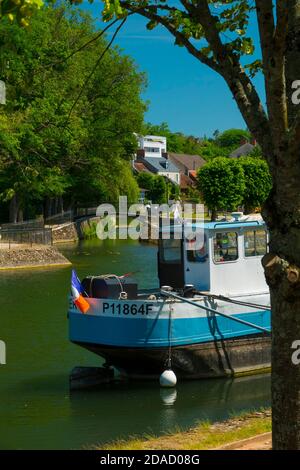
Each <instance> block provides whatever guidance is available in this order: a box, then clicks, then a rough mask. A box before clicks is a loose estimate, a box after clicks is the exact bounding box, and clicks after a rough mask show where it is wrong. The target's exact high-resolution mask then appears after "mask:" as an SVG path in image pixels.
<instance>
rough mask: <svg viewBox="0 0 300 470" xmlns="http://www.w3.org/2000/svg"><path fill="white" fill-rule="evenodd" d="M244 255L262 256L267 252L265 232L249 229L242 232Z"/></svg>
mask: <svg viewBox="0 0 300 470" xmlns="http://www.w3.org/2000/svg"><path fill="white" fill-rule="evenodd" d="M244 249H245V256H246V257H247V258H248V257H250V256H263V255H265V254H266V253H267V232H266V231H265V230H251V231H250V230H249V231H247V232H245V233H244Z"/></svg>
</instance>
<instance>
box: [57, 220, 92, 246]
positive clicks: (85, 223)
mask: <svg viewBox="0 0 300 470" xmlns="http://www.w3.org/2000/svg"><path fill="white" fill-rule="evenodd" d="M99 220H100V218H99V217H92V218H90V219H85V220H78V221H77V222H67V223H65V224H62V225H55V226H53V227H52V240H53V243H54V244H57V243H66V242H74V241H78V240H83V239H84V238H85V229H87V232H89V231H90V228H91V227H92V226H93V224H95V223H98V222H99Z"/></svg>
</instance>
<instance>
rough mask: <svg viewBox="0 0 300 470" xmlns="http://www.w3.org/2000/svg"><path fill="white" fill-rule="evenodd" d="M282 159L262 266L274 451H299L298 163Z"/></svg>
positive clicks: (270, 205) (268, 209)
mask: <svg viewBox="0 0 300 470" xmlns="http://www.w3.org/2000/svg"><path fill="white" fill-rule="evenodd" d="M285 159H286V160H285V161H286V163H285V161H284V160H283V159H282V156H281V158H278V161H279V162H280V163H279V165H278V167H277V175H276V177H275V178H274V186H273V190H272V192H271V195H270V197H269V200H268V201H267V203H266V205H265V208H264V214H263V215H264V218H265V220H266V221H267V224H268V228H269V233H270V243H269V254H267V255H266V256H265V257H264V258H263V260H262V263H263V266H264V268H265V275H266V280H267V282H268V285H269V287H270V293H271V305H272V433H273V449H275V450H280V449H291V450H300V364H299V365H297V364H296V363H293V361H292V355H293V353H294V352H295V350H294V349H293V344H294V345H295V341H299V340H300V194H299V190H298V188H299V181H300V163H297V162H296V161H294V164H292V163H291V162H292V158H291V156H290V155H288V154H286V155H285ZM297 181H298V183H297ZM299 358H300V354H299Z"/></svg>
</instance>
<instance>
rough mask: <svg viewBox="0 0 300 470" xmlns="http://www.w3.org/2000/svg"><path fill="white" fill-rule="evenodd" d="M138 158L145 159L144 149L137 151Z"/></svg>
mask: <svg viewBox="0 0 300 470" xmlns="http://www.w3.org/2000/svg"><path fill="white" fill-rule="evenodd" d="M136 156H137V158H144V157H145V150H144V149H137V151H136Z"/></svg>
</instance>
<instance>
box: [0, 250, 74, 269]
mask: <svg viewBox="0 0 300 470" xmlns="http://www.w3.org/2000/svg"><path fill="white" fill-rule="evenodd" d="M70 265H71V262H70V261H69V260H68V259H67V258H66V257H65V256H64V255H63V254H62V253H60V252H59V251H58V250H57V249H56V248H55V247H53V246H49V245H32V246H31V245H26V244H24V245H21V244H10V245H7V244H3V245H1V244H0V270H7V269H25V268H29V269H32V268H41V267H44V268H48V267H51V266H54V267H59V266H70Z"/></svg>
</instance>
